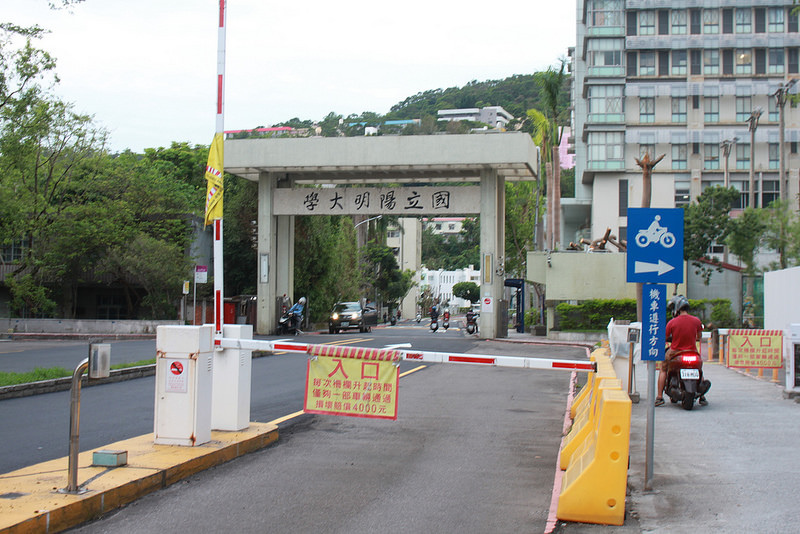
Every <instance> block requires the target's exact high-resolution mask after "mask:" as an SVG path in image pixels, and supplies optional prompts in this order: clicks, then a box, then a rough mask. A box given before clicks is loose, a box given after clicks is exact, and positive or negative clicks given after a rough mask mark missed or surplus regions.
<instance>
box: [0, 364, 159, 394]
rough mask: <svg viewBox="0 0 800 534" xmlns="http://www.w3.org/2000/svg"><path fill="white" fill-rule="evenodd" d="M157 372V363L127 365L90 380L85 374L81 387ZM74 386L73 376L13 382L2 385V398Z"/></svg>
mask: <svg viewBox="0 0 800 534" xmlns="http://www.w3.org/2000/svg"><path fill="white" fill-rule="evenodd" d="M154 374H156V365H155V364H154V363H151V364H149V365H139V366H136V367H127V368H125V369H114V370H113V371H111V373H110V375H109V377H108V378H97V379H93V380H89V378H88V377H87V376H86V375H84V376H83V378H82V379H81V387H89V386H99V385H101V384H112V383H114V382H122V381H124V380H133V379H134V378H142V377H145V376H153V375H154ZM71 387H72V377H69V376H65V377H63V378H54V379H52V380H39V381H38V382H26V383H24V384H13V385H11V386H2V387H0V400H5V399H15V398H19V397H29V396H31V395H40V394H42V393H53V392H54V391H67V390H69V389H70V388H71Z"/></svg>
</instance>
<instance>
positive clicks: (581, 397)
mask: <svg viewBox="0 0 800 534" xmlns="http://www.w3.org/2000/svg"><path fill="white" fill-rule="evenodd" d="M608 353H609V349H607V348H605V349H603V348H600V349H595V350H594V351H593V352H592V353H591V354H590V355H589V359H590V360H591V361H593V362H596V363H597V366H598V370H599V369H600V368H602V369H611V371H612V372H613V371H614V366H613V365H611V358H610V357H609V356H608ZM595 374H596V372H595V373H588V377H587V379H586V385H584V386H583V388H581V391H580V392H579V393H578V394H577V395H576V396H575V399H574V400H573V401H572V406H571V407H570V410H569V416H570V418H571V419H575V414H576V413H577V411H578V407H579V406H581V405H582V404H584V403H585V402H586V400H587V398H588V397H589V395H591V391H592V386H593V385H594V379H595ZM604 376H606V375H604ZM606 378H616V375H614V376H612V377H608V376H606Z"/></svg>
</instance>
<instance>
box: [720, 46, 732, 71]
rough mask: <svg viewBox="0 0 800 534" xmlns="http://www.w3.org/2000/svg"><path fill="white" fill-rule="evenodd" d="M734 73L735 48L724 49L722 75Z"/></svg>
mask: <svg viewBox="0 0 800 534" xmlns="http://www.w3.org/2000/svg"><path fill="white" fill-rule="evenodd" d="M732 74H733V50H730V49H726V50H723V51H722V75H723V76H729V75H732Z"/></svg>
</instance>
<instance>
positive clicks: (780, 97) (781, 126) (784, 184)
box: [772, 79, 797, 202]
mask: <svg viewBox="0 0 800 534" xmlns="http://www.w3.org/2000/svg"><path fill="white" fill-rule="evenodd" d="M795 83H797V80H796V79H795V80H789V81H788V82H786V83H782V84H781V85H780V86H779V87H778V90H777V91H775V93H774V94H773V95H772V96H773V97H775V103H776V104H777V105H778V132H779V134H780V138H779V140H778V142H779V143H780V146H779V147H778V157H779V162H778V163H779V165H780V167H779V169H778V176H779V178H778V180H779V184H780V185H779V187H780V197H781V202H785V201H786V200H787V198H788V196H789V183H788V181H787V180H786V143H785V139H784V136H785V133H786V125H785V122H784V118H783V108H784V106H786V95H787V94H788V93H789V89H791V87H792V86H793V85H794V84H795Z"/></svg>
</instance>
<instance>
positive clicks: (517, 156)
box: [225, 132, 539, 338]
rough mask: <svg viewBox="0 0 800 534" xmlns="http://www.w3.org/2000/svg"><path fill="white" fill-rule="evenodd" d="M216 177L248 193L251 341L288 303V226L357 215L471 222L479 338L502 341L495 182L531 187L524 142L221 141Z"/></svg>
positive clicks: (500, 218)
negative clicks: (237, 182) (254, 315)
mask: <svg viewBox="0 0 800 534" xmlns="http://www.w3.org/2000/svg"><path fill="white" fill-rule="evenodd" d="M225 172H227V173H230V174H234V175H237V176H240V177H242V178H245V179H248V180H251V181H254V182H257V183H258V258H259V266H258V324H257V325H256V332H257V333H259V334H269V333H271V332H273V331H274V328H275V323H276V322H277V317H276V306H275V299H276V297H278V296H280V295H284V294H286V295H289V296H293V295H292V292H293V290H292V288H293V286H294V276H293V272H294V218H295V216H297V215H329V214H339V215H352V214H359V213H361V214H366V215H371V216H374V215H378V214H387V215H400V216H417V215H419V216H422V215H428V216H436V215H441V214H444V213H448V214H458V215H468V214H474V213H479V214H480V218H481V236H480V247H481V259H482V260H481V267H480V268H481V284H480V288H481V299H482V301H484V300H485V299H488V301H487V302H488V303H489V305H488V306H484V309H483V311H482V313H481V317H480V334H481V337H485V338H492V337H497V336H498V334H499V333H501V332H505V329H501V328H500V319H501V318H502V316H503V314H502V313H501V305H500V303H499V301H500V299H502V296H503V281H504V279H505V272H504V261H505V258H504V248H505V182H506V180H509V181H511V180H535V179H537V178H538V172H539V152H538V149H537V147H536V146H535V145H534V143H533V141H532V140H531V138H530V136H529V135H527V134H525V133H521V132H514V133H497V134H470V135H415V136H373V137H312V138H278V139H272V138H268V139H228V140H226V141H225ZM434 184H435V187H430V186H433V185H434ZM300 185H303V186H307V185H316V186H320V187H319V188H314V189H312V188H305V187H304V188H295V186H300ZM352 185H358V186H359V187H358V188H353V187H348V186H352ZM371 185H375V186H377V187H370V186H371ZM464 185H468V186H469V185H472V187H464ZM314 193H316V195H314ZM364 193H367V194H368V196H367V198H366V199H365V197H364ZM436 193H440V194H439V195H438V197H437V195H436ZM444 193H446V195H443V194H444ZM445 196H446V200H445ZM392 200H394V202H391V201H392ZM365 201H366V205H365ZM445 204H446V206H445ZM418 267H419V266H417V268H418Z"/></svg>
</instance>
